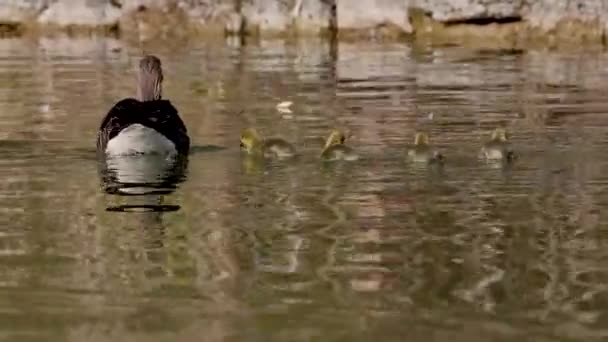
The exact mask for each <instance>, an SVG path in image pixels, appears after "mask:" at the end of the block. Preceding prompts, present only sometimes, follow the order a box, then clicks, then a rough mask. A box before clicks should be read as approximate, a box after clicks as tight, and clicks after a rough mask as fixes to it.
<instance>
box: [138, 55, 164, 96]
mask: <svg viewBox="0 0 608 342" xmlns="http://www.w3.org/2000/svg"><path fill="white" fill-rule="evenodd" d="M162 82H163V70H162V67H161V64H160V59H158V57H156V56H152V55H148V56H144V57H143V58H142V59H141V60H140V61H139V70H138V73H137V97H138V99H139V100H140V101H142V102H143V101H154V100H160V98H161V93H162Z"/></svg>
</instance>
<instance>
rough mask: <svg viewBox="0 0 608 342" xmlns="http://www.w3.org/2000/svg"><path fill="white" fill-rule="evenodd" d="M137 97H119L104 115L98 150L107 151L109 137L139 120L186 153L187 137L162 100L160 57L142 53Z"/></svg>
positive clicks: (187, 147) (171, 107)
mask: <svg viewBox="0 0 608 342" xmlns="http://www.w3.org/2000/svg"><path fill="white" fill-rule="evenodd" d="M137 80H138V84H137V96H138V98H137V99H134V98H127V99H123V100H121V101H119V102H118V103H117V104H115V105H114V106H113V107H112V109H110V111H109V112H108V114H107V115H106V116H105V118H104V119H103V121H102V122H101V125H100V127H99V131H98V133H97V151H98V153H106V148H107V146H108V143H109V142H110V140H111V139H113V138H115V137H116V136H117V135H118V134H119V133H121V132H122V131H123V130H124V129H125V128H127V127H129V126H131V125H135V124H139V125H141V126H144V127H145V128H149V129H152V130H154V131H156V132H157V133H160V134H161V135H162V136H164V137H165V138H167V139H168V140H169V141H171V142H172V143H173V144H174V145H175V150H176V152H177V153H179V154H188V150H189V149H190V138H189V137H188V131H187V129H186V126H185V125H184V123H183V121H182V120H181V118H180V117H179V114H178V113H177V110H176V109H175V107H173V105H172V104H171V102H169V101H167V100H161V94H162V81H163V73H162V67H161V62H160V59H158V58H157V57H155V56H145V57H143V58H142V59H141V60H140V62H139V71H138V74H137Z"/></svg>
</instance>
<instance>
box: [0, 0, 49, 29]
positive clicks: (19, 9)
mask: <svg viewBox="0 0 608 342" xmlns="http://www.w3.org/2000/svg"><path fill="white" fill-rule="evenodd" d="M50 2H51V0H4V1H2V2H1V3H0V22H1V23H3V24H8V23H26V22H29V21H31V20H32V19H33V18H36V17H38V15H39V14H40V13H41V12H42V11H43V10H44V9H45V8H47V7H48V6H49V3H50Z"/></svg>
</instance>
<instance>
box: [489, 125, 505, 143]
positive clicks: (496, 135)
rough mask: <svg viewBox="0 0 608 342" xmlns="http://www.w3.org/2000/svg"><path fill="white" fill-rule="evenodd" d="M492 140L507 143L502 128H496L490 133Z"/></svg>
mask: <svg viewBox="0 0 608 342" xmlns="http://www.w3.org/2000/svg"><path fill="white" fill-rule="evenodd" d="M492 140H497V141H507V131H506V130H505V129H504V128H501V127H499V128H496V129H495V130H494V132H492Z"/></svg>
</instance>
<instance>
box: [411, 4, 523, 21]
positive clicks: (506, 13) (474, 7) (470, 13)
mask: <svg viewBox="0 0 608 342" xmlns="http://www.w3.org/2000/svg"><path fill="white" fill-rule="evenodd" d="M524 3H525V0H418V1H416V7H419V8H422V9H424V10H425V11H427V12H429V13H431V17H432V18H433V19H434V20H437V21H441V22H450V21H461V22H466V21H475V20H479V19H494V20H497V21H498V20H502V19H508V18H521V12H522V9H523V8H524Z"/></svg>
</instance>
